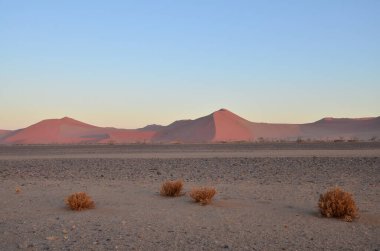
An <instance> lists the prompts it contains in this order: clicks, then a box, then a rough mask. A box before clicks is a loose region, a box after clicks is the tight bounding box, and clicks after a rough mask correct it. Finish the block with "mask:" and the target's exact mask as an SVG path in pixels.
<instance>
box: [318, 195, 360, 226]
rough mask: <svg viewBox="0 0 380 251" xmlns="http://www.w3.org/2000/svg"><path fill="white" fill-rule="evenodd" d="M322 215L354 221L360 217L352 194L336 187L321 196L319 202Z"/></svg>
mask: <svg viewBox="0 0 380 251" xmlns="http://www.w3.org/2000/svg"><path fill="white" fill-rule="evenodd" d="M318 207H319V210H320V212H321V214H322V215H323V216H325V217H336V218H342V219H344V220H345V221H352V220H353V219H355V218H357V217H358V208H357V207H356V204H355V201H354V199H353V197H352V194H350V193H347V192H345V191H343V190H341V189H340V188H339V187H335V188H332V189H330V190H329V191H327V192H326V193H325V194H321V196H320V198H319V202H318Z"/></svg>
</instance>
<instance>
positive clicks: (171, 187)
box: [160, 180, 183, 197]
mask: <svg viewBox="0 0 380 251" xmlns="http://www.w3.org/2000/svg"><path fill="white" fill-rule="evenodd" d="M182 188H183V181H182V180H174V181H170V180H167V181H165V182H164V183H163V184H162V185H161V190H160V194H161V195H162V196H170V197H175V196H180V195H183V193H181V192H182Z"/></svg>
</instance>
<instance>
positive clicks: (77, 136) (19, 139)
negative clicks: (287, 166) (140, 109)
mask: <svg viewBox="0 0 380 251" xmlns="http://www.w3.org/2000/svg"><path fill="white" fill-rule="evenodd" d="M373 137H377V138H380V117H376V118H360V119H346V118H344V119H335V118H325V119H322V120H319V121H316V122H314V123H308V124H269V123H254V122H250V121H248V120H245V119H243V118H241V117H239V116H237V115H236V114H234V113H232V112H230V111H228V110H226V109H220V110H219V111H216V112H214V113H212V114H210V115H207V116H205V117H201V118H198V119H195V120H179V121H176V122H174V123H172V124H170V125H168V126H160V125H149V126H146V127H144V128H140V129H131V130H127V129H117V128H109V127H106V128H104V127H97V126H93V125H89V124H86V123H83V122H80V121H77V120H74V119H71V118H67V117H65V118H62V119H48V120H43V121H41V122H39V123H37V124H34V125H31V126H29V127H27V128H24V129H20V130H15V131H6V130H0V143H3V144H77V143H102V144H106V143H138V142H140V143H143V142H147V143H149V142H158V143H160V142H162V143H173V142H179V143H181V142H184V143H186V142H187V143H209V142H233V141H256V140H270V141H272V140H296V139H298V138H303V139H314V140H321V139H322V140H325V139H330V140H332V139H339V138H344V139H354V138H355V139H362V140H369V139H371V138H373Z"/></svg>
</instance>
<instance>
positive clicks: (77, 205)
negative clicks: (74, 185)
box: [66, 192, 95, 211]
mask: <svg viewBox="0 0 380 251" xmlns="http://www.w3.org/2000/svg"><path fill="white" fill-rule="evenodd" d="M66 204H67V205H68V206H69V207H70V209H71V210H77V211H81V210H84V209H90V208H94V207H95V204H94V201H93V200H92V199H91V197H90V196H88V195H87V194H86V193H85V192H79V193H73V194H71V195H70V196H69V197H67V198H66Z"/></svg>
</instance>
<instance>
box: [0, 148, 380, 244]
mask: <svg viewBox="0 0 380 251" xmlns="http://www.w3.org/2000/svg"><path fill="white" fill-rule="evenodd" d="M379 153H380V144H379V143H335V144H332V143H330V144H327V143H318V144H317V143H314V144H295V143H294V144H219V145H218V144H216V145H125V146H118V145H114V146H104V145H101V146H96V145H95V146H85V145H82V146H1V147H0V203H1V211H0V245H1V250H17V249H26V250H306V249H307V250H321V249H324V250H337V249H342V250H376V249H377V250H379V249H380V238H379V236H380V185H379V184H380V154H379ZM175 178H183V179H184V181H185V191H189V190H190V189H191V188H192V187H193V186H198V185H210V186H214V187H216V189H217V190H218V194H217V195H216V197H215V200H214V201H213V203H212V204H211V205H208V206H201V205H198V204H196V203H194V202H192V200H191V199H190V198H189V197H188V196H187V195H185V196H182V197H178V198H165V197H162V196H160V195H159V187H160V184H161V183H162V182H163V181H164V180H166V179H175ZM335 185H338V186H341V187H342V188H343V189H345V190H347V191H350V192H351V193H353V195H354V198H355V200H356V202H357V204H358V207H359V212H360V218H359V219H357V220H355V221H354V222H352V223H347V222H344V221H341V220H338V219H326V218H323V217H321V216H320V215H319V213H318V209H317V201H318V198H319V194H320V193H322V192H324V191H325V190H326V189H328V188H329V187H332V186H335ZM17 187H19V188H20V189H21V192H20V193H16V192H15V189H16V188H17ZM76 191H86V192H87V193H89V194H90V195H91V196H92V198H93V199H94V201H95V204H96V208H95V209H92V210H87V211H83V212H74V211H70V210H68V209H67V207H66V206H65V204H64V198H65V197H66V196H67V195H69V194H70V193H72V192H76Z"/></svg>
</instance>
